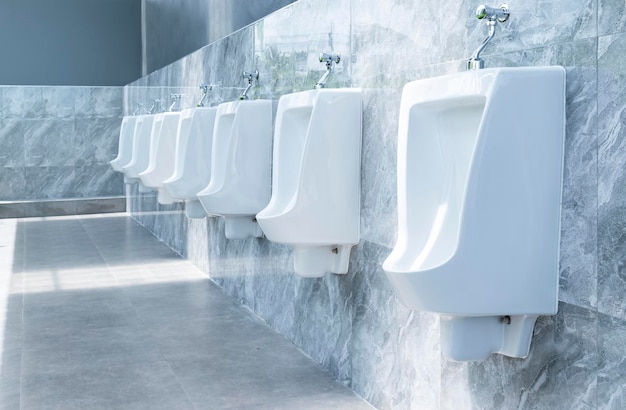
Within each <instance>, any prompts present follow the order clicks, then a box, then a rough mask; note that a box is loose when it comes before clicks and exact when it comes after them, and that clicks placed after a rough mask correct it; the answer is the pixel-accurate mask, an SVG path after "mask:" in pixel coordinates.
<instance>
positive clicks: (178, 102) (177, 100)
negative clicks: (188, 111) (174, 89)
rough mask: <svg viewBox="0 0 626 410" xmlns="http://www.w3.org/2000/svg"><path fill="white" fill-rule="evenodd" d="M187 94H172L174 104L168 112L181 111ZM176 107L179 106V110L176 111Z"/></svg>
mask: <svg viewBox="0 0 626 410" xmlns="http://www.w3.org/2000/svg"><path fill="white" fill-rule="evenodd" d="M185 95H187V94H170V100H171V101H172V103H171V104H170V106H169V107H168V108H167V110H168V111H170V112H171V111H180V109H182V106H181V103H182V101H183V97H184V96H185ZM176 105H178V108H179V110H176Z"/></svg>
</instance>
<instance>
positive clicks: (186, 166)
mask: <svg viewBox="0 0 626 410" xmlns="http://www.w3.org/2000/svg"><path fill="white" fill-rule="evenodd" d="M216 113H217V107H198V108H190V109H187V110H184V111H182V112H181V114H180V115H181V118H180V123H179V126H178V134H177V137H176V154H175V157H176V159H175V165H174V174H173V175H172V176H171V177H170V178H169V179H167V180H165V181H164V182H163V186H164V187H165V189H166V190H167V192H168V193H169V194H170V196H171V197H172V198H174V200H176V201H181V202H182V201H184V202H185V214H186V215H187V217H188V218H204V217H205V216H206V212H205V211H204V208H203V207H202V204H201V203H200V201H199V200H198V196H197V194H198V192H200V191H202V189H204V188H206V187H207V185H209V182H210V181H211V147H212V144H213V126H214V123H215V114H216Z"/></svg>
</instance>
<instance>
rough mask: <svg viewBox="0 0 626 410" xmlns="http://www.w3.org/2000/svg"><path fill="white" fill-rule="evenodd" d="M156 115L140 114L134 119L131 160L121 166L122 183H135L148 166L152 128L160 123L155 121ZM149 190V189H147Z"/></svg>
mask: <svg viewBox="0 0 626 410" xmlns="http://www.w3.org/2000/svg"><path fill="white" fill-rule="evenodd" d="M157 117H158V115H140V116H138V117H137V119H136V120H135V135H134V138H133V150H132V156H131V160H130V162H129V163H128V164H126V165H124V166H123V167H122V172H123V173H124V183H126V184H135V183H137V182H139V184H140V188H141V185H143V184H141V181H139V173H140V172H143V171H144V170H145V169H146V168H147V167H148V161H149V160H150V139H151V137H152V132H153V129H154V127H155V125H156V126H159V125H160V124H161V123H160V122H158V121H155V119H156V118H157ZM142 190H143V188H142ZM148 191H149V190H148Z"/></svg>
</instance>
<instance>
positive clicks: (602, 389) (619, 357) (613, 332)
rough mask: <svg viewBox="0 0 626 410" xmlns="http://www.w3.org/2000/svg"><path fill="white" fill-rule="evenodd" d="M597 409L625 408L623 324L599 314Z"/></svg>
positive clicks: (625, 335)
mask: <svg viewBox="0 0 626 410" xmlns="http://www.w3.org/2000/svg"><path fill="white" fill-rule="evenodd" d="M598 337H599V339H598V350H599V352H600V364H599V369H598V409H602V410H618V409H623V408H625V407H626V386H625V385H624V380H625V379H626V360H625V358H626V342H625V341H626V321H624V320H623V319H617V318H614V317H611V316H607V315H603V314H600V315H598Z"/></svg>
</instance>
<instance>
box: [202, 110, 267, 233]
mask: <svg viewBox="0 0 626 410" xmlns="http://www.w3.org/2000/svg"><path fill="white" fill-rule="evenodd" d="M271 149H272V102H271V101H270V100H249V101H248V100H244V101H233V102H228V103H223V104H220V105H219V106H218V107H217V113H216V114H215V126H214V128H213V147H212V152H211V180H210V182H209V185H208V186H207V187H206V188H205V189H203V190H202V191H200V192H199V193H198V199H199V200H200V203H201V204H202V206H203V207H204V210H205V211H206V213H207V214H208V215H220V216H223V217H224V218H225V225H226V237H227V238H228V239H244V238H246V237H248V236H256V237H261V236H262V235H263V232H262V231H261V229H260V228H259V226H258V224H257V223H256V221H255V215H256V214H257V213H258V212H259V211H260V210H261V209H263V208H264V207H265V206H266V205H267V203H268V201H269V199H270V194H271Z"/></svg>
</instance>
